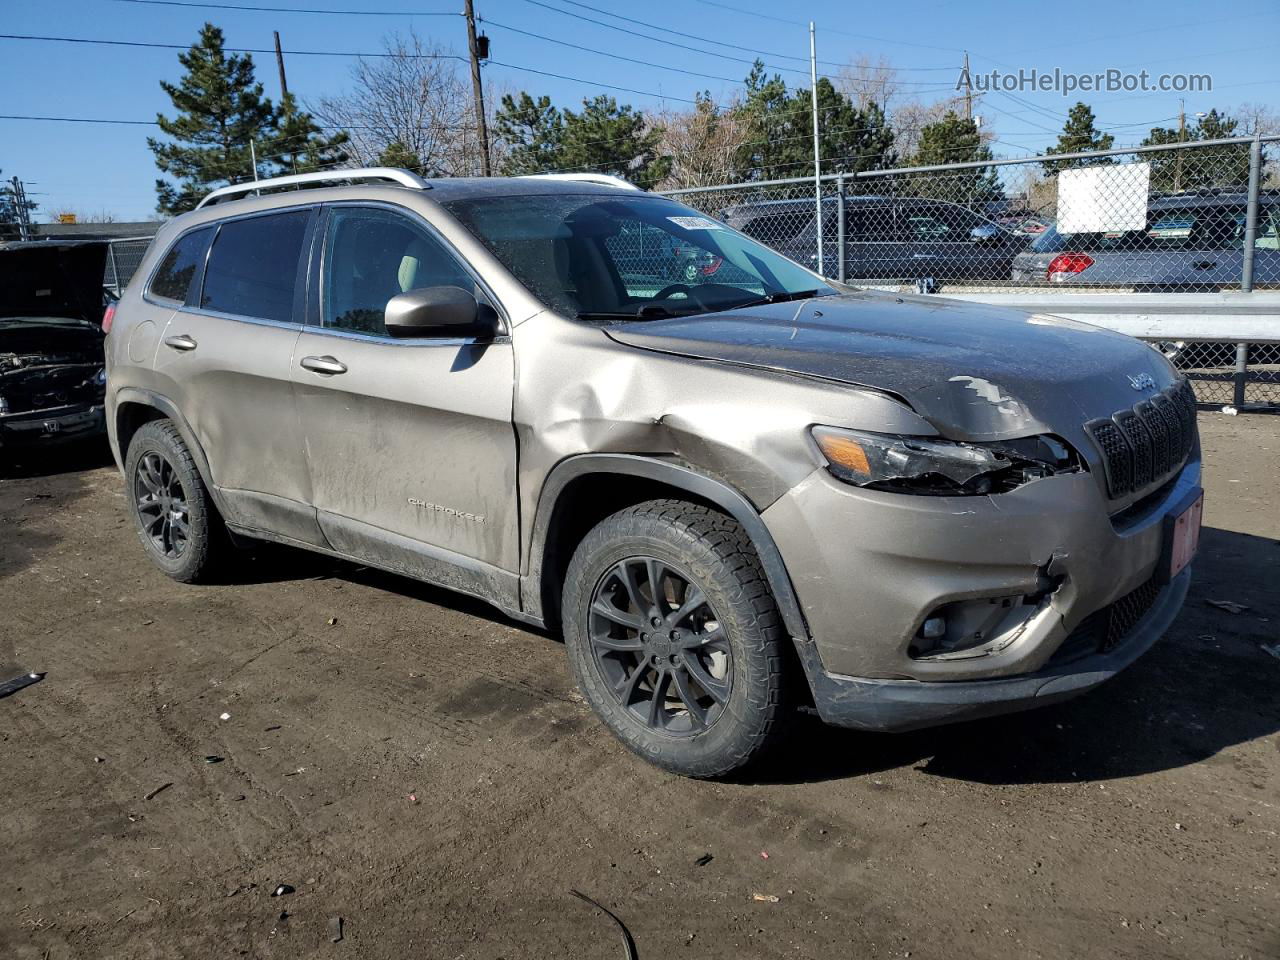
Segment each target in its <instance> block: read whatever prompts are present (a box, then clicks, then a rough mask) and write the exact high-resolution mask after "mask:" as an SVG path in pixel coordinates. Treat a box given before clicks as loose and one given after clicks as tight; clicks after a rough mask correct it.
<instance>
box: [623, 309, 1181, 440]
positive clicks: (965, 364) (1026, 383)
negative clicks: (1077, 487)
mask: <svg viewBox="0 0 1280 960" xmlns="http://www.w3.org/2000/svg"><path fill="white" fill-rule="evenodd" d="M606 332H607V333H608V335H609V336H610V337H612V338H613V339H614V340H616V341H618V342H620V343H625V344H628V345H630V346H633V347H640V348H643V349H649V350H658V351H662V352H665V353H673V354H678V355H682V356H687V357H694V358H698V359H704V360H711V361H719V362H724V363H733V364H740V365H743V366H746V367H754V368H758V369H764V370H772V371H778V372H784V373H791V374H795V375H799V376H805V377H815V378H819V379H824V380H831V381H836V382H840V383H847V384H851V385H856V386H860V387H866V388H869V389H872V390H878V391H881V392H885V393H890V394H893V395H895V396H897V397H898V398H899V399H901V400H902V401H903V402H905V403H906V404H908V405H909V406H910V407H911V408H912V409H914V410H915V411H916V412H917V413H919V414H920V415H921V416H922V417H924V418H925V419H926V420H928V421H929V422H930V423H931V424H932V425H933V426H934V427H935V428H936V429H937V430H938V431H939V433H941V434H942V435H944V436H949V437H952V438H953V439H959V440H994V439H1008V438H1012V437H1018V436H1027V435H1030V434H1033V433H1056V434H1058V435H1060V436H1063V437H1067V438H1069V439H1073V440H1074V439H1078V438H1079V437H1080V435H1081V433H1082V431H1081V427H1082V425H1083V424H1084V423H1085V422H1086V421H1088V420H1092V419H1095V418H1097V417H1106V416H1110V415H1111V414H1112V413H1114V412H1115V411H1117V410H1120V409H1123V408H1126V407H1132V406H1133V405H1134V404H1135V403H1137V402H1138V401H1139V400H1142V399H1144V398H1145V397H1148V396H1150V395H1151V394H1153V393H1155V392H1156V391H1157V390H1160V389H1162V388H1164V387H1165V386H1167V385H1168V384H1170V383H1172V382H1173V380H1174V379H1175V374H1174V372H1173V369H1172V367H1170V366H1169V364H1168V362H1167V361H1165V359H1164V358H1163V357H1161V356H1160V355H1159V354H1158V353H1157V352H1156V351H1155V350H1152V349H1151V348H1150V347H1148V346H1146V345H1145V344H1143V343H1141V342H1140V341H1137V340H1133V339H1131V338H1130V337H1126V336H1124V335H1122V334H1118V333H1114V332H1112V331H1109V330H1104V329H1102V328H1101V327H1094V326H1091V325H1089V324H1085V323H1079V322H1077V321H1074V320H1066V319H1063V318H1061V317H1050V316H1045V315H1042V314H1027V313H1023V312H1021V311H1017V310H1008V309H1003V308H999V307H990V306H987V305H984V304H972V303H964V302H962V301H956V300H947V299H945V298H942V297H918V296H903V295H894V294H884V293H880V292H876V291H860V292H857V293H852V294H846V295H841V296H837V297H825V298H820V299H813V300H805V301H803V302H799V303H779V304H769V305H764V306H760V307H752V308H749V309H745V310H738V311H726V312H723V313H712V314H704V315H702V316H694V317H676V318H671V319H667V320H649V321H638V322H634V323H624V324H619V325H616V326H612V327H609V328H608V329H607V331H606ZM1143 375H1145V376H1143ZM1131 378H1132V379H1131Z"/></svg>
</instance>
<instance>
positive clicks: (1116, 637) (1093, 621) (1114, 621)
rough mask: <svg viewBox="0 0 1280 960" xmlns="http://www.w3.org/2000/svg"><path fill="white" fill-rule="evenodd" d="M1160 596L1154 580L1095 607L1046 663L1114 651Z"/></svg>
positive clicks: (1158, 587)
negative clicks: (1101, 605)
mask: <svg viewBox="0 0 1280 960" xmlns="http://www.w3.org/2000/svg"><path fill="white" fill-rule="evenodd" d="M1159 596H1160V586H1159V585H1158V584H1157V583H1156V581H1155V580H1154V579H1152V580H1148V581H1147V582H1146V583H1144V584H1143V585H1142V586H1140V587H1138V589H1136V590H1133V591H1131V592H1129V593H1126V594H1125V595H1124V596H1123V597H1121V598H1120V599H1119V600H1117V601H1115V602H1114V603H1110V604H1108V605H1107V606H1105V607H1103V608H1102V609H1101V610H1097V611H1095V612H1093V613H1091V614H1089V616H1087V617H1085V618H1084V619H1083V620H1081V621H1080V625H1079V626H1078V627H1076V628H1075V629H1074V630H1072V631H1071V633H1070V635H1069V636H1068V637H1067V639H1065V640H1063V641H1062V646H1060V647H1058V649H1057V650H1056V651H1055V652H1054V654H1053V656H1052V657H1051V658H1050V661H1049V662H1050V663H1069V662H1071V661H1072V660H1079V659H1080V658H1081V657H1086V656H1088V655H1089V654H1091V653H1106V652H1108V651H1110V650H1114V649H1115V648H1116V647H1118V646H1119V645H1120V644H1121V643H1123V642H1124V640H1125V639H1126V638H1127V637H1128V636H1129V634H1131V633H1132V632H1133V628H1134V627H1136V626H1137V625H1138V621H1140V620H1141V619H1142V618H1143V617H1145V616H1146V615H1147V612H1148V611H1149V610H1150V609H1151V607H1152V606H1153V605H1154V604H1155V602H1156V600H1157V598H1159Z"/></svg>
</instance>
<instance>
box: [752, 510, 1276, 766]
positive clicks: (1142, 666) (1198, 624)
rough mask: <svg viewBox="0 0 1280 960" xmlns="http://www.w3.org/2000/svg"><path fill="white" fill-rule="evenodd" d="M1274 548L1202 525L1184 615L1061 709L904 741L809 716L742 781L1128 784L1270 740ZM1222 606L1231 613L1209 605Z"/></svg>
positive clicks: (917, 734) (1272, 543) (1263, 540)
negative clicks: (880, 778)
mask: <svg viewBox="0 0 1280 960" xmlns="http://www.w3.org/2000/svg"><path fill="white" fill-rule="evenodd" d="M1276 569H1280V541H1277V540H1274V539H1271V538H1268V537H1256V536H1252V535H1249V534H1242V533H1234V532H1231V531H1227V530H1219V529H1215V528H1205V530H1204V531H1203V534H1202V538H1201V544H1200V553H1199V558H1198V560H1197V564H1196V571H1195V578H1194V580H1193V584H1192V588H1191V591H1190V594H1189V595H1188V597H1187V603H1186V606H1185V607H1184V608H1183V611H1182V613H1181V614H1180V616H1179V618H1178V620H1177V621H1175V623H1174V625H1173V627H1172V628H1171V629H1170V630H1169V632H1168V633H1167V634H1166V635H1165V637H1164V638H1163V639H1161V640H1160V641H1159V642H1158V643H1157V644H1156V646H1155V647H1153V648H1152V649H1151V650H1150V651H1149V652H1148V653H1147V654H1146V655H1145V656H1143V657H1142V658H1140V659H1139V660H1138V661H1137V662H1136V663H1134V664H1133V665H1132V666H1131V667H1129V669H1127V670H1125V671H1124V672H1123V673H1121V674H1120V675H1119V676H1117V677H1115V678H1114V679H1112V680H1110V681H1109V682H1107V683H1105V684H1103V685H1102V686H1101V687H1099V688H1097V689H1096V690H1093V691H1091V692H1090V693H1088V694H1085V695H1084V696H1082V697H1080V698H1078V699H1076V700H1071V701H1067V702H1065V703H1061V704H1056V705H1053V706H1049V707H1044V708H1041V709H1037V710H1031V711H1027V712H1024V713H1015V714H1008V715H1005V716H1002V717H994V718H990V719H985V720H977V721H972V722H969V723H962V724H956V725H952V726H946V727H936V728H933V729H927V730H918V731H912V732H909V733H902V734H870V733H861V732H857V731H849V730H840V729H837V728H833V727H828V726H826V725H824V724H822V723H821V722H819V721H818V720H816V719H815V718H811V717H806V718H805V720H804V722H803V723H802V724H800V725H799V729H797V730H796V731H795V733H794V735H793V736H791V737H789V738H788V743H787V749H786V750H785V751H784V752H782V755H780V756H778V757H777V758H776V759H774V760H772V761H771V762H769V763H765V764H762V765H761V767H760V768H759V769H756V770H754V771H751V772H749V773H748V774H747V776H746V777H745V778H744V780H745V781H749V782H752V783H804V782H814V781H821V780H832V779H841V778H847V777H855V776H860V775H864V774H873V773H879V772H883V771H887V770H891V769H897V768H902V767H907V766H911V767H914V768H915V769H916V770H918V771H920V772H922V773H925V774H929V775H932V776H938V777H947V778H950V779H955V780H969V781H974V782H978V783H985V784H993V785H994V784H1002V785H1012V784H1036V783H1070V782H1076V781H1081V780H1108V779H1115V778H1120V777H1131V776H1136V775H1139V774H1144V773H1152V772H1156V771H1160V770H1169V769H1174V768H1177V767H1182V766H1186V765H1188V764H1192V763H1198V762H1200V761H1202V760H1205V759H1207V758H1209V757H1212V756H1214V755H1216V754H1218V753H1219V752H1221V751H1223V750H1225V749H1228V748H1230V747H1233V746H1236V745H1238V744H1242V743H1248V742H1250V741H1252V740H1257V739H1258V738H1261V737H1268V736H1271V735H1273V734H1275V733H1276V732H1277V731H1280V699H1277V698H1276V696H1275V689H1276V685H1277V683H1280V660H1278V659H1277V658H1276V657H1274V656H1273V655H1270V654H1269V653H1267V652H1266V651H1264V650H1263V649H1262V646H1263V644H1264V643H1274V642H1275V639H1276V630H1275V624H1276V623H1277V622H1280V598H1277V596H1276V595H1275V593H1274V590H1273V589H1272V587H1271V585H1270V583H1269V582H1268V581H1269V579H1270V577H1271V576H1272V574H1270V573H1269V571H1274V570H1276ZM1209 600H1230V601H1233V602H1235V603H1239V604H1243V605H1246V606H1247V607H1248V608H1249V609H1247V610H1245V611H1243V612H1242V613H1238V614H1232V613H1230V612H1227V611H1225V610H1222V609H1220V608H1218V607H1214V606H1212V605H1211V604H1209V603H1208V601H1209Z"/></svg>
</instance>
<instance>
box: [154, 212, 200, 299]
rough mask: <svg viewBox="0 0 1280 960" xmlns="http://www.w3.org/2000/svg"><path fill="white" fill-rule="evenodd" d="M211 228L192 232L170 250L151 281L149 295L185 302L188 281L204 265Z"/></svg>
mask: <svg viewBox="0 0 1280 960" xmlns="http://www.w3.org/2000/svg"><path fill="white" fill-rule="evenodd" d="M211 236H213V227H203V228H201V229H199V230H192V231H191V232H190V233H188V234H187V235H186V236H184V237H181V238H180V239H179V240H178V242H177V243H175V244H174V245H173V246H172V247H170V248H169V252H168V253H167V254H165V257H164V260H162V261H161V262H160V268H159V269H158V270H156V273H155V276H154V277H152V278H151V295H152V296H153V297H159V298H160V299H162V300H174V301H177V302H178V303H186V302H187V294H188V293H189V292H190V290H191V281H192V280H194V279H195V277H196V274H197V273H199V271H200V265H201V264H202V263H204V252H205V251H206V250H207V249H208V248H209V238H210V237H211Z"/></svg>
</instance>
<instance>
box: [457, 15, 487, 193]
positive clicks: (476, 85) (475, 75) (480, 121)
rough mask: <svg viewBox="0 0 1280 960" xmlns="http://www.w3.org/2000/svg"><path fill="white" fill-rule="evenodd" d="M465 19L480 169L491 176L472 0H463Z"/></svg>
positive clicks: (478, 46) (478, 48) (478, 47)
mask: <svg viewBox="0 0 1280 960" xmlns="http://www.w3.org/2000/svg"><path fill="white" fill-rule="evenodd" d="M465 3H466V12H465V14H464V16H466V18H467V50H468V51H469V52H470V53H471V89H472V91H473V92H474V93H475V100H476V128H477V130H478V131H479V134H480V169H481V170H482V171H483V172H484V175H485V176H486V177H491V176H493V168H492V167H491V166H490V163H489V124H488V121H487V120H486V119H485V115H484V86H483V85H482V84H481V82H480V45H479V43H478V42H477V41H476V11H475V7H474V6H473V5H472V0H465Z"/></svg>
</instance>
